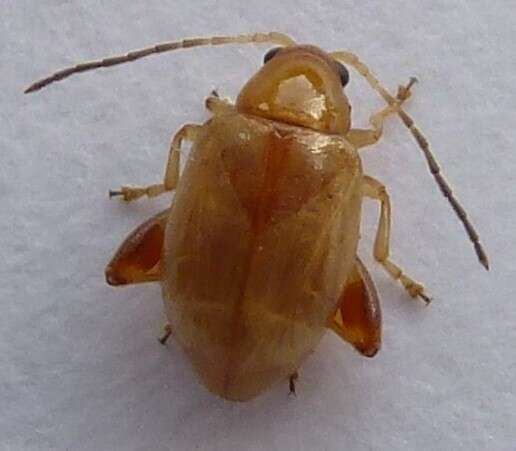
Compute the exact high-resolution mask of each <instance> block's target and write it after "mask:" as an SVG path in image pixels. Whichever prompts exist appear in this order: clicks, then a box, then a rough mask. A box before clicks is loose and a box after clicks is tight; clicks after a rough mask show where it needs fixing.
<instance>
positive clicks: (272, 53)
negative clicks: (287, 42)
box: [263, 47, 281, 64]
mask: <svg viewBox="0 0 516 451" xmlns="http://www.w3.org/2000/svg"><path fill="white" fill-rule="evenodd" d="M279 50H281V47H274V48H273V49H270V50H269V51H268V52H267V53H266V54H265V56H264V57H263V64H267V63H268V62H269V61H270V60H271V59H272V58H274V56H275V55H276V53H278V51H279Z"/></svg>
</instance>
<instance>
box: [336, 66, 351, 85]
mask: <svg viewBox="0 0 516 451" xmlns="http://www.w3.org/2000/svg"><path fill="white" fill-rule="evenodd" d="M337 70H338V71H339V76H340V83H341V84H342V87H344V86H346V85H347V84H348V82H349V72H348V70H347V69H346V66H344V64H341V63H337Z"/></svg>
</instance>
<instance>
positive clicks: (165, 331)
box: [158, 323, 172, 345]
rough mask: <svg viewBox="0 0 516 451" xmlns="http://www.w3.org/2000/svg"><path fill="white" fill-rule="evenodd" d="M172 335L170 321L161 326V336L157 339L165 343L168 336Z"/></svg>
mask: <svg viewBox="0 0 516 451" xmlns="http://www.w3.org/2000/svg"><path fill="white" fill-rule="evenodd" d="M171 335H172V326H171V325H170V323H167V324H165V325H164V326H163V335H161V337H159V338H158V341H159V342H160V343H161V344H162V345H164V344H166V342H167V340H168V339H169V338H170V336H171Z"/></svg>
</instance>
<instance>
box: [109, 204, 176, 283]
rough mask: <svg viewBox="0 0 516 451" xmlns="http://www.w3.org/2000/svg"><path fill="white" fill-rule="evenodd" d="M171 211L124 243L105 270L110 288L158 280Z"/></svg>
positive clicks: (164, 213)
mask: <svg viewBox="0 0 516 451" xmlns="http://www.w3.org/2000/svg"><path fill="white" fill-rule="evenodd" d="M169 212H170V209H167V210H164V211H162V212H161V213H159V214H157V215H156V216H154V217H153V218H151V219H149V220H148V221H146V222H144V223H143V224H141V225H140V226H138V227H137V228H136V229H135V230H134V231H133V232H131V233H130V234H129V236H128V237H127V238H126V239H125V240H124V242H123V243H122V245H121V246H120V247H119V248H118V250H117V251H116V253H115V255H114V257H113V258H112V259H111V261H110V262H109V264H108V265H107V267H106V271H105V273H106V281H107V283H108V284H109V285H114V286H117V285H127V284H132V283H142V282H157V281H159V280H160V277H161V275H160V261H161V252H162V249H163V240H164V236H165V224H166V221H167V218H168V215H169Z"/></svg>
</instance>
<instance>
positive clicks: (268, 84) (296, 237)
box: [26, 32, 488, 401]
mask: <svg viewBox="0 0 516 451" xmlns="http://www.w3.org/2000/svg"><path fill="white" fill-rule="evenodd" d="M251 42H253V43H262V42H270V43H275V44H279V45H280V46H281V47H278V48H274V49H272V50H271V51H269V52H268V53H267V54H266V56H265V59H264V63H265V64H264V66H263V67H262V68H261V69H260V70H259V71H258V73H257V74H256V75H255V76H254V77H252V78H251V79H250V80H249V81H248V82H247V84H246V85H245V86H244V87H243V89H242V90H241V92H240V94H239V96H238V98H237V101H236V103H235V104H234V105H233V104H231V103H230V102H229V101H227V100H223V99H221V98H219V97H218V94H216V93H213V94H212V95H211V96H210V97H209V98H208V99H207V101H206V106H207V107H208V109H209V110H210V111H211V112H212V114H213V117H212V118H210V119H209V120H208V121H207V122H206V123H204V124H202V125H196V124H195V125H194V124H189V125H185V126H183V127H182V128H181V129H180V131H179V132H178V133H177V134H176V135H175V136H174V138H173V140H172V143H171V147H170V157H169V161H168V164H167V169H166V174H165V178H164V181H163V183H161V184H157V185H151V186H148V187H131V186H123V187H122V188H121V189H120V190H117V191H111V192H110V195H111V196H116V195H119V196H122V197H123V199H124V200H126V201H132V200H135V199H137V198H139V197H141V196H144V195H146V196H149V197H153V196H156V195H159V194H161V193H163V192H166V191H172V190H175V197H174V200H173V203H172V206H171V207H170V208H169V209H167V210H166V211H164V212H162V213H160V214H158V215H157V216H155V217H154V218H152V219H150V220H149V221H147V222H146V223H144V224H143V225H141V226H139V227H138V228H137V229H136V230H135V231H134V232H133V233H131V234H130V236H129V237H128V238H127V239H126V240H125V242H124V243H123V244H122V246H121V247H120V249H119V250H118V251H117V253H116V254H115V256H114V257H113V259H112V260H111V262H110V263H109V265H108V266H107V268H106V278H107V281H108V283H109V284H111V285H124V284H131V283H139V282H153V281H159V282H161V285H162V287H163V297H164V304H165V311H166V315H167V318H168V321H169V324H168V325H167V326H166V331H165V334H164V336H163V337H162V339H161V341H162V342H163V343H164V342H165V341H166V339H167V338H168V337H169V336H170V335H171V334H173V335H174V337H175V339H176V340H177V342H178V343H179V344H180V346H181V347H182V348H183V350H184V352H185V354H186V355H187V357H188V358H189V360H190V361H191V363H192V365H193V367H194V368H195V370H196V371H197V373H198V374H199V376H200V378H201V379H202V381H203V383H204V384H205V385H206V387H207V388H208V389H209V390H210V391H212V392H213V393H216V394H218V395H220V396H222V397H224V398H227V399H231V400H241V401H242V400H247V399H251V398H253V397H255V396H256V395H258V394H259V393H261V392H262V391H264V390H266V389H267V388H268V387H270V386H271V385H272V384H274V383H275V382H277V381H279V380H282V379H288V378H290V387H291V391H293V390H295V386H294V381H295V379H296V377H297V370H298V368H299V367H300V365H301V364H302V362H303V360H304V359H305V358H306V357H307V355H308V354H309V353H310V352H311V351H312V350H313V349H314V348H315V346H316V345H317V343H318V342H319V340H320V339H321V337H322V335H323V334H324V333H325V331H326V330H327V329H328V328H330V329H332V330H333V331H335V332H336V333H337V334H338V335H339V336H341V337H342V338H343V339H344V340H346V341H348V342H350V343H351V344H352V345H353V346H354V347H355V348H356V349H357V350H358V351H360V352H361V353H362V354H364V355H366V356H373V355H375V354H376V352H377V351H378V349H379V347H380V343H381V313H380V306H379V303H378V297H377V293H376V290H375V287H374V285H373V282H372V281H371V278H370V277H369V275H368V273H367V270H366V268H365V267H364V265H363V264H362V263H361V261H360V259H359V258H358V257H357V244H358V240H359V226H360V217H361V214H360V213H361V204H362V199H363V197H364V196H367V197H371V198H373V199H377V200H378V201H379V202H380V203H381V214H380V221H379V226H378V231H377V236H376V241H375V245H374V256H375V258H376V260H378V261H379V262H380V263H381V264H382V265H383V267H384V268H385V269H386V270H387V271H388V273H389V274H390V275H391V276H392V277H393V278H395V279H398V280H399V281H400V282H401V283H402V284H403V286H404V287H405V289H406V290H407V292H408V293H409V294H410V296H412V297H416V296H419V297H421V298H422V299H423V300H425V301H426V302H429V301H430V299H429V298H428V296H427V295H426V294H425V292H424V289H423V286H422V285H420V284H419V283H416V282H415V281H413V280H412V279H411V278H410V277H408V276H407V275H405V274H404V273H403V272H402V270H401V269H400V268H399V267H398V266H397V265H396V264H395V263H393V262H392V261H391V260H390V259H389V234H390V214H391V212H390V203H389V197H388V195H387V192H386V190H385V187H384V186H383V185H382V184H381V183H380V182H379V181H377V180H375V179H373V178H372V177H369V176H367V175H364V174H363V171H362V165H361V162H360V158H359V155H358V150H359V149H360V148H362V147H364V146H367V145H371V144H374V143H375V142H377V141H378V139H379V138H380V136H381V134H382V126H383V122H384V120H385V118H387V117H388V116H389V115H390V114H393V113H394V114H397V115H399V116H400V117H401V119H402V120H403V122H404V123H405V124H406V125H407V127H409V129H410V130H411V132H412V133H413V135H414V137H415V138H416V140H417V142H418V143H419V144H420V146H421V148H422V150H423V152H424V154H425V156H426V158H427V162H428V164H429V167H430V170H431V172H432V174H433V175H434V177H435V178H436V180H437V182H438V183H439V186H440V188H441V190H442V191H443V193H444V194H445V196H446V197H447V198H448V199H449V200H450V202H451V203H452V206H453V208H454V209H455V211H456V212H457V214H458V216H459V218H460V219H461V221H462V222H463V224H464V225H465V227H466V230H467V232H468V234H469V237H470V239H471V240H472V242H473V244H474V246H475V249H476V251H477V254H478V257H479V259H480V261H481V263H482V264H483V265H484V266H485V267H486V268H487V267H488V263H487V257H486V255H485V252H484V251H483V249H482V247H481V245H480V243H479V240H478V236H477V234H476V233H475V231H474V229H473V227H472V226H471V224H470V223H469V221H468V220H467V217H466V214H465V212H464V210H463V209H462V208H461V207H460V205H459V204H458V202H457V201H456V199H455V198H454V196H453V195H452V193H451V190H450V188H449V186H448V185H447V183H446V182H445V180H444V178H443V177H442V176H441V175H440V172H439V167H438V166H437V163H436V162H435V159H434V158H433V157H432V155H431V153H430V149H429V146H428V144H427V141H426V140H425V139H424V137H423V136H422V134H421V132H420V131H419V129H417V127H416V126H415V125H414V123H413V121H412V119H411V118H410V117H409V116H408V115H407V113H406V112H405V111H404V110H403V109H402V108H401V105H402V103H403V102H404V101H405V100H406V99H408V98H409V97H410V89H411V86H412V84H413V83H414V81H415V79H411V80H410V82H409V83H408V84H407V85H406V86H405V87H400V88H399V90H398V94H397V96H396V97H393V96H391V95H390V94H389V93H388V92H387V91H386V90H385V89H384V88H383V87H382V86H381V85H380V84H379V82H378V81H377V80H376V78H374V77H373V76H372V75H371V73H370V71H369V70H368V69H367V67H366V66H365V65H364V64H363V63H361V62H360V61H359V60H358V58H357V57H356V56H354V55H352V54H350V53H347V52H333V53H326V52H324V51H322V50H320V49H319V48H317V47H313V46H308V45H297V44H296V43H295V42H294V41H293V40H292V39H291V38H290V37H288V36H286V35H283V34H280V33H274V32H273V33H257V34H250V35H241V36H236V37H212V38H197V39H186V40H183V41H178V42H171V43H165V44H160V45H156V46H154V47H150V48H146V49H142V50H137V51H134V52H130V53H128V54H127V55H124V56H119V57H112V58H106V59H104V60H99V61H94V62H89V63H82V64H79V65H77V66H75V67H72V68H69V69H64V70H62V71H59V72H57V73H55V74H54V75H52V76H50V77H48V78H46V79H43V80H41V81H38V82H36V83H34V84H33V85H32V86H31V87H29V88H28V89H27V91H26V92H32V91H35V90H37V89H40V88H42V87H44V86H46V85H48V84H50V83H52V82H54V81H57V80H61V79H63V78H66V77H68V76H69V75H71V74H73V73H76V72H83V71H86V70H90V69H96V68H99V67H105V66H112V65H116V64H121V63H125V62H129V61H134V60H136V59H139V58H142V57H145V56H148V55H151V54H154V53H160V52H165V51H170V50H175V49H179V48H187V47H194V46H200V45H221V44H230V43H251ZM342 63H346V64H348V65H350V66H353V67H354V68H355V69H357V70H358V71H359V73H361V74H362V75H363V76H364V77H365V78H366V79H367V81H368V82H369V83H370V85H371V86H372V87H373V88H374V89H375V90H377V91H378V92H379V93H380V94H381V95H382V97H383V98H384V99H385V100H386V102H387V106H386V107H385V108H383V109H382V110H380V111H379V112H377V113H375V114H373V115H372V116H371V118H370V123H371V128H370V129H354V128H351V119H350V113H351V105H350V104H349V102H348V99H347V97H346V96H345V94H344V93H343V87H344V86H345V85H346V84H347V82H348V78H349V75H348V72H347V69H346V68H345V66H344V65H343V64H342ZM183 140H189V141H191V142H192V143H193V147H192V150H191V155H190V158H189V160H188V163H187V165H186V168H185V170H184V172H183V174H182V175H181V178H179V156H180V149H181V143H182V141H183Z"/></svg>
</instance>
